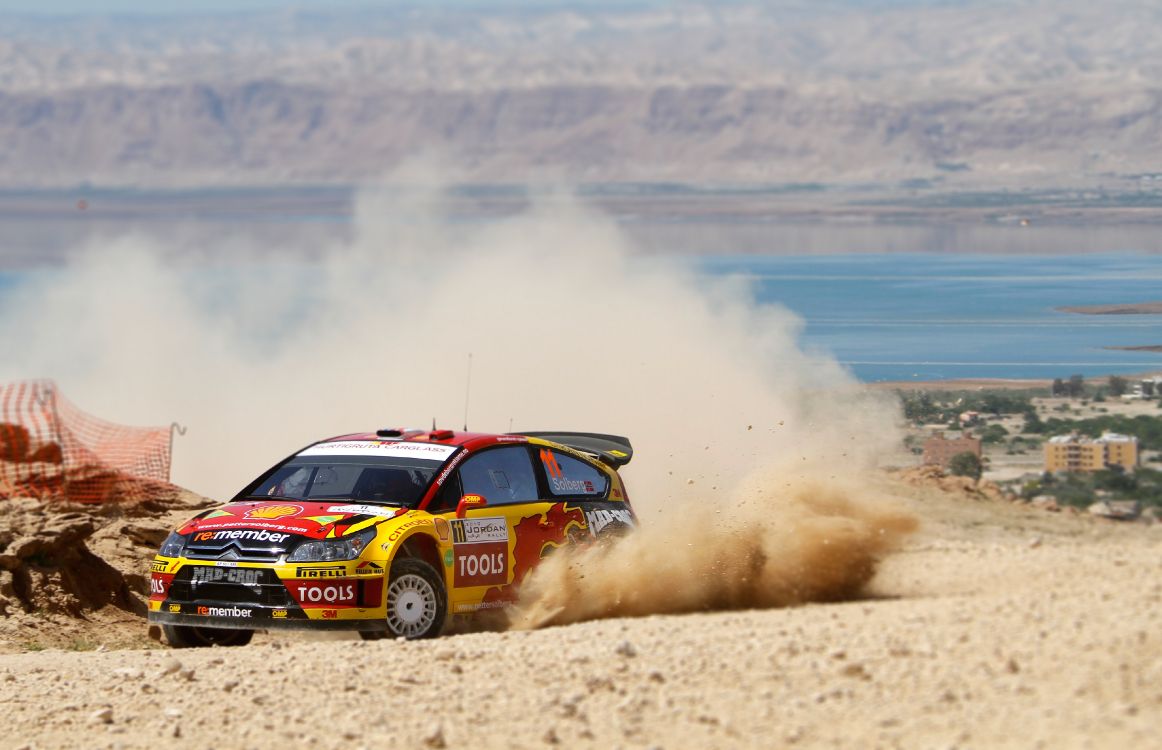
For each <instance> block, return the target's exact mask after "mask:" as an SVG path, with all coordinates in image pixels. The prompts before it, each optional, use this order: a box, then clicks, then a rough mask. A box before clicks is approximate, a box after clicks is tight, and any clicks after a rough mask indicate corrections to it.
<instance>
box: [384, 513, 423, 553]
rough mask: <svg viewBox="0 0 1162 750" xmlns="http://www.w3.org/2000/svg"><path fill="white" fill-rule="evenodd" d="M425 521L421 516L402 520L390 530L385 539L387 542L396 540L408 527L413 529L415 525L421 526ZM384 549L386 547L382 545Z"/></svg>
mask: <svg viewBox="0 0 1162 750" xmlns="http://www.w3.org/2000/svg"><path fill="white" fill-rule="evenodd" d="M426 523H427V521H425V520H424V519H422V518H413V519H412V520H410V521H404V522H403V523H401V524H400V525H399V526H396V527H395V529H394V530H392V532H391V533H390V534H388V535H387V541H388V543H389V544H390V543H391V542H395V541H398V540H399V538H400V537H401V536H403V533H404V532H405V531H407V530H408V529H414V528H415V527H416V526H423V525H425V524H426ZM384 549H387V548H386V547H384Z"/></svg>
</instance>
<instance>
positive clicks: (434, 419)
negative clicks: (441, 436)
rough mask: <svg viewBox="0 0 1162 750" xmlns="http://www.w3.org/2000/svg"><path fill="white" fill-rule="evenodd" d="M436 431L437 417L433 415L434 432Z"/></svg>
mask: <svg viewBox="0 0 1162 750" xmlns="http://www.w3.org/2000/svg"><path fill="white" fill-rule="evenodd" d="M435 431H436V418H435V417H432V432H435Z"/></svg>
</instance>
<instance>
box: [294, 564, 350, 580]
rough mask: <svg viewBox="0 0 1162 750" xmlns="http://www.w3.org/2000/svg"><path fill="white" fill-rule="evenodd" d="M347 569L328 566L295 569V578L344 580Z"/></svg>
mask: <svg viewBox="0 0 1162 750" xmlns="http://www.w3.org/2000/svg"><path fill="white" fill-rule="evenodd" d="M345 575H347V568H346V567H344V566H342V565H328V566H327V567H325V568H295V578H342V577H344V576H345Z"/></svg>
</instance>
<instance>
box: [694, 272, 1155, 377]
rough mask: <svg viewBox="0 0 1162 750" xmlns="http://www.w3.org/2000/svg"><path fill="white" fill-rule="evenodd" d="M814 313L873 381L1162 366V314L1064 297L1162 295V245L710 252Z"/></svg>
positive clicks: (761, 289) (769, 292) (811, 333)
mask: <svg viewBox="0 0 1162 750" xmlns="http://www.w3.org/2000/svg"><path fill="white" fill-rule="evenodd" d="M698 267H699V268H700V269H701V271H702V273H704V274H706V275H707V276H709V277H713V276H721V275H731V276H739V277H743V278H746V279H748V280H750V282H751V284H752V288H753V292H754V294H755V297H756V299H757V300H758V301H760V302H761V303H765V304H779V305H783V306H785V307H786V308H788V309H790V310H792V311H793V312H795V313H796V314H797V315H799V316H800V317H801V318H802V319H803V321H804V324H805V328H804V332H803V337H802V343H803V346H805V347H808V348H811V349H813V350H817V351H823V352H827V353H829V354H831V355H832V356H834V357H835V358H836V359H837V360H838V361H839V362H841V363H842V364H843V365H844V366H845V367H847V368H848V369H849V370H850V371H851V372H852V373H853V374H854V375H855V376H856V377H857V378H859V379H860V380H861V381H864V382H878V381H927V380H948V379H960V378H1013V379H1026V378H1038V379H1041V378H1058V377H1060V378H1063V379H1067V378H1069V377H1070V376H1071V375H1074V374H1080V375H1083V376H1095V375H1102V374H1115V373H1124V374H1132V373H1144V372H1152V371H1159V370H1162V353H1158V352H1149V351H1124V350H1118V349H1111V348H1110V347H1128V346H1159V345H1162V315H1086V314H1079V313H1070V312H1063V311H1061V310H1060V309H1059V308H1061V307H1066V306H1078V305H1083V306H1084V305H1106V304H1125V303H1132V302H1146V301H1157V300H1162V256H1158V255H1153V254H1145V253H1129V252H1120V253H1090V254H1082V255H1042V254H1038V255H1017V256H1011V255H1006V256H998V255H992V254H988V255H982V254H977V255H964V254H957V255H948V254H926V253H884V254H842V253H841V254H828V255H767V256H763V255H757V256H756V255H753V254H747V255H740V256H730V255H726V256H712V257H703V258H701V259H699V261H698Z"/></svg>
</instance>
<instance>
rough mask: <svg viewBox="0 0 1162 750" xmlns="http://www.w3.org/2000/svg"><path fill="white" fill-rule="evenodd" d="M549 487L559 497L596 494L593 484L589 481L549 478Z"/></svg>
mask: <svg viewBox="0 0 1162 750" xmlns="http://www.w3.org/2000/svg"><path fill="white" fill-rule="evenodd" d="M549 485H550V486H551V487H552V488H553V492H555V493H557V494H558V495H592V494H594V493H595V492H596V490H595V489H593V482H590V481H589V480H588V479H584V480H582V479H565V478H564V477H561V478H557V477H549Z"/></svg>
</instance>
